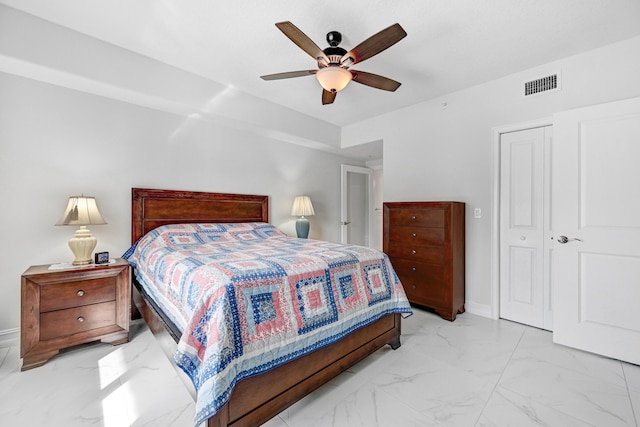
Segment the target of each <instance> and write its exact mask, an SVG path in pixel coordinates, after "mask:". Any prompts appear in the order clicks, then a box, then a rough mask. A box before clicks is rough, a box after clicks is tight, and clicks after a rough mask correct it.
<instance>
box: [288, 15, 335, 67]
mask: <svg viewBox="0 0 640 427" xmlns="http://www.w3.org/2000/svg"><path fill="white" fill-rule="evenodd" d="M276 27H278V29H279V30H280V31H282V32H283V33H284V35H285V36H287V37H288V38H289V39H290V40H291V41H292V42H294V43H295V44H296V45H297V46H298V47H299V48H300V49H302V50H304V51H305V52H307V54H309V55H310V56H311V57H312V58H313V59H315V60H316V61H324V62H326V63H327V64H328V63H329V58H327V55H325V53H324V52H323V51H322V49H320V48H319V47H318V45H317V44H315V43H314V42H313V40H311V39H310V38H309V37H308V36H307V35H306V34H305V33H303V32H302V31H300V29H299V28H298V27H296V26H295V25H293V24H292V23H291V22H289V21H285V22H278V23H277V24H276Z"/></svg>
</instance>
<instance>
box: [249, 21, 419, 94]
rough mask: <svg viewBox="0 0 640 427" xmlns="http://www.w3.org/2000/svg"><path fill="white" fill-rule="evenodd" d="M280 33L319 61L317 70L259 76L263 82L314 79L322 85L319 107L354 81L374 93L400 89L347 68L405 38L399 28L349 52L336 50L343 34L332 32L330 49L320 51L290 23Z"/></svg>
mask: <svg viewBox="0 0 640 427" xmlns="http://www.w3.org/2000/svg"><path fill="white" fill-rule="evenodd" d="M276 27H278V29H280V31H282V32H283V33H284V35H285V36H287V37H288V38H289V39H290V40H291V41H292V42H294V43H295V44H296V45H297V46H298V47H299V48H300V49H302V50H303V51H305V52H306V53H307V54H309V55H310V56H311V57H312V58H313V59H315V60H316V61H318V69H317V70H302V71H289V72H285V73H277V74H269V75H266V76H260V78H262V79H263V80H279V79H289V78H292V77H303V76H310V75H314V74H315V76H316V78H317V79H318V81H319V82H320V84H321V85H322V104H323V105H326V104H332V103H333V101H334V100H335V99H336V94H337V93H338V92H339V91H341V90H342V89H344V88H345V87H346V86H347V84H349V82H350V81H352V80H353V81H354V82H357V83H360V84H363V85H366V86H370V87H373V88H376V89H382V90H387V91H390V92H394V91H395V90H396V89H398V88H399V87H400V82H397V81H395V80H392V79H390V78H387V77H383V76H379V75H377V74H373V73H367V72H365V71H357V70H350V69H349V67H350V66H352V65H354V64H357V63H358V62H362V61H364V60H365V59H369V58H371V57H372V56H374V55H377V54H379V53H380V52H382V51H383V50H385V49H387V48H389V47H391V46H393V45H394V44H396V43H398V42H399V41H400V40H402V39H403V38H405V37H406V36H407V33H406V32H405V31H404V29H403V28H402V27H401V26H400V24H393V25H391V26H390V27H388V28H385V29H384V30H382V31H380V32H378V33H376V34H374V35H373V36H371V37H369V38H368V39H366V40H365V41H363V42H362V43H360V44H359V45H357V46H356V47H354V48H353V49H351V50H350V51H348V52H347V51H346V50H345V49H343V48H341V47H338V45H339V44H340V42H341V41H342V34H340V33H339V32H338V31H331V32H329V33H328V34H327V43H329V47H328V48H326V49H324V50H323V49H320V48H319V47H318V45H317V44H315V43H314V42H313V40H311V39H310V38H309V37H308V36H307V35H306V34H305V33H303V32H302V31H300V29H298V27H296V26H295V25H293V24H292V23H291V22H289V21H285V22H278V23H277V24H276Z"/></svg>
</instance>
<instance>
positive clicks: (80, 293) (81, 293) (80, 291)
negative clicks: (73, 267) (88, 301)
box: [76, 289, 84, 297]
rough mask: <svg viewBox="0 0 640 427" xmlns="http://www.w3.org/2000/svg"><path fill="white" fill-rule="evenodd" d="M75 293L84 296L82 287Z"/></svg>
mask: <svg viewBox="0 0 640 427" xmlns="http://www.w3.org/2000/svg"><path fill="white" fill-rule="evenodd" d="M76 295H78V296H79V297H83V296H84V291H83V290H82V289H80V290H79V291H78V292H76Z"/></svg>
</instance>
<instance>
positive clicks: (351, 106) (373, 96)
mask: <svg viewBox="0 0 640 427" xmlns="http://www.w3.org/2000/svg"><path fill="white" fill-rule="evenodd" d="M0 3H4V4H6V5H8V6H11V7H13V8H16V9H19V10H22V11H24V12H27V13H30V14H32V15H35V16H38V17H41V18H43V19H46V20H48V21H52V22H54V23H57V24H60V25H62V26H65V27H68V28H71V29H73V30H76V31H79V32H82V33H85V34H87V35H90V36H93V37H96V38H98V39H101V40H104V41H107V42H110V43H112V44H114V45H117V46H120V47H123V48H125V49H128V50H131V51H134V52H137V53H140V54H142V55H145V56H148V57H151V58H154V59H156V60H159V61H162V62H165V63H167V64H171V65H173V66H175V67H178V68H181V69H184V70H187V71H190V72H192V73H195V74H198V75H200V76H204V77H206V78H209V79H211V80H214V81H216V82H218V83H222V84H225V85H228V86H230V87H232V88H234V89H236V90H240V91H243V92H246V93H249V94H252V95H254V96H257V97H261V98H264V99H267V100H270V101H272V102H275V103H278V104H282V105H284V106H286V107H289V108H291V109H293V110H296V111H299V112H302V113H305V114H307V115H310V116H313V117H316V118H318V119H321V120H324V121H326V122H329V123H333V124H336V125H339V126H344V125H348V124H351V123H355V122H358V121H361V120H363V119H366V118H369V117H373V116H377V115H379V114H383V113H385V112H388V111H391V110H396V109H399V108H403V107H406V106H409V105H412V104H416V103H419V102H421V101H424V100H427V99H431V98H434V97H437V96H440V95H443V94H446V93H451V92H454V91H457V90H460V89H463V88H467V87H470V86H473V85H476V84H479V83H482V82H485V81H489V80H493V79H495V78H498V77H501V76H505V75H508V74H511V73H514V72H517V71H522V70H524V69H527V68H530V67H533V66H536V65H541V64H544V63H547V62H551V61H554V60H556V59H559V58H563V57H566V56H570V55H573V54H577V53H580V52H584V51H587V50H591V49H594V48H597V47H599V46H603V45H606V44H610V43H612V42H615V41H618V40H623V39H627V38H630V37H633V36H636V35H638V34H640V1H638V0H405V1H401V0H323V1H315V2H306V1H301V0H270V1H265V0H245V1H221V0H135V1H132V0H92V1H87V0H0ZM280 21H291V22H293V23H294V24H295V25H296V26H297V27H298V28H300V29H301V30H302V31H303V32H305V33H306V34H307V35H308V36H309V37H310V38H311V39H312V40H314V41H315V42H316V44H317V45H318V46H320V47H321V48H325V47H326V46H327V43H326V41H325V36H326V33H327V32H328V31H331V30H337V31H340V32H341V33H342V35H343V41H342V44H341V47H343V48H345V49H346V50H349V49H350V48H352V47H354V46H355V45H356V44H358V43H360V42H361V41H363V40H364V39H366V38H367V37H369V36H371V35H373V34H375V33H377V32H378V31H380V30H382V29H383V28H386V27H388V26H389V25H391V24H393V23H396V22H398V23H400V24H401V25H402V26H403V28H404V29H405V30H406V32H407V33H408V36H407V37H406V38H405V39H403V40H401V41H400V42H399V43H398V44H396V45H394V46H393V47H391V48H390V49H388V50H386V51H384V52H382V53H381V54H379V55H377V56H375V57H373V58H371V59H368V60H366V61H364V62H362V63H360V64H357V66H355V67H354V68H356V69H360V70H363V71H368V72H372V73H375V74H380V75H384V76H387V77H390V78H392V79H394V80H397V81H400V82H401V83H402V86H401V87H400V88H399V89H398V90H397V91H396V92H394V93H390V92H385V91H381V90H377V89H373V88H369V87H366V86H363V85H359V84H355V83H351V84H350V85H349V86H348V87H347V88H346V89H345V90H344V91H342V92H340V93H339V94H338V96H337V98H336V101H335V103H334V104H332V105H326V106H323V105H321V88H320V86H319V84H318V83H317V81H316V80H315V78H314V77H312V76H310V77H300V78H295V79H287V80H277V81H263V80H262V79H260V78H259V76H260V75H264V74H272V73H278V72H284V71H294V70H304V69H313V68H316V64H315V62H314V61H313V59H312V58H311V57H309V56H308V55H307V54H306V53H304V52H303V51H302V50H300V49H299V48H298V47H297V46H295V45H294V44H293V43H292V42H291V41H290V40H289V39H287V38H286V37H285V36H284V35H283V34H282V33H281V32H280V31H279V30H278V29H277V28H276V27H275V25H274V23H276V22H280ZM629 54H634V55H637V54H638V52H629Z"/></svg>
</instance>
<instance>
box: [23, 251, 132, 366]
mask: <svg viewBox="0 0 640 427" xmlns="http://www.w3.org/2000/svg"><path fill="white" fill-rule="evenodd" d="M130 295H131V282H130V273H129V264H128V263H127V261H125V260H123V259H116V260H115V262H112V263H110V264H104V265H89V266H83V267H72V268H67V269H55V268H52V266H50V265H37V266H33V267H30V268H29V269H27V271H25V272H24V274H23V275H22V305H21V325H20V357H22V370H23V371H24V370H27V369H31V368H35V367H38V366H41V365H43V364H45V363H46V362H47V361H48V360H49V359H50V358H51V357H53V356H55V355H56V354H58V353H59V352H60V350H61V349H63V348H66V347H71V346H74V345H78V344H84V343H88V342H91V341H98V340H100V341H102V342H107V343H110V344H113V345H117V344H122V343H125V342H127V341H129V305H130V300H131V297H130Z"/></svg>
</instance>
